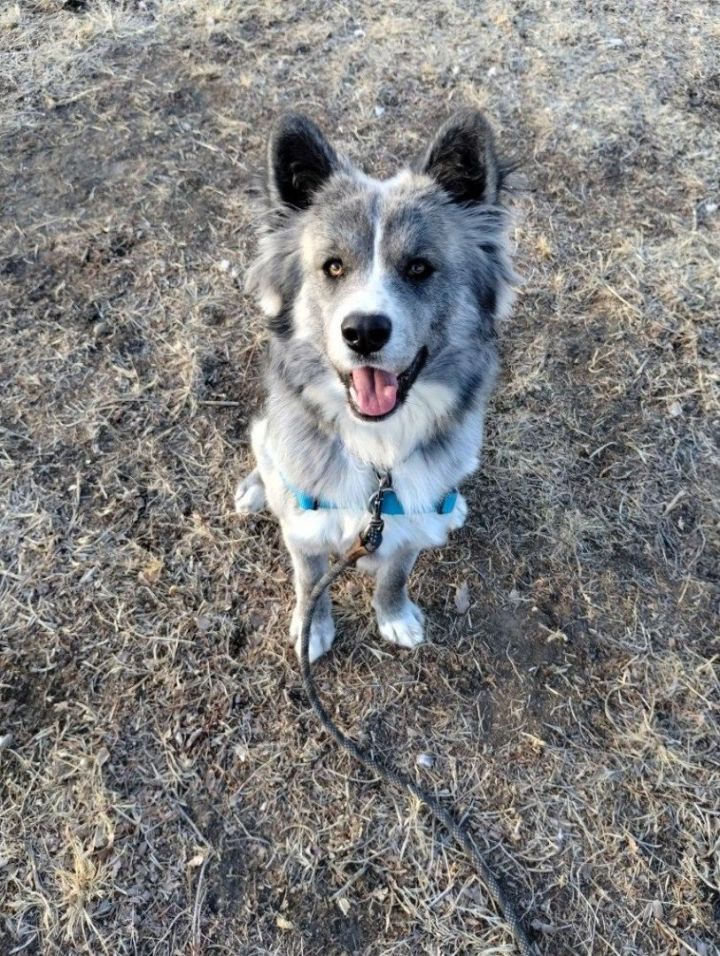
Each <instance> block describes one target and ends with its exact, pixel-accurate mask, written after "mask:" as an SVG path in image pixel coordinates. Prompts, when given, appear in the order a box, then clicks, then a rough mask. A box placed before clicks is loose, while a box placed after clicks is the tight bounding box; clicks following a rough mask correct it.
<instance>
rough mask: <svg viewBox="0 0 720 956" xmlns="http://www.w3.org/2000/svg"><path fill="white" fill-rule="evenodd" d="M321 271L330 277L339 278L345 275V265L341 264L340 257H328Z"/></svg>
mask: <svg viewBox="0 0 720 956" xmlns="http://www.w3.org/2000/svg"><path fill="white" fill-rule="evenodd" d="M323 272H324V273H325V275H326V276H328V277H329V278H330V279H339V278H340V277H341V276H343V275H345V266H344V265H343V261H342V259H328V261H327V262H326V263H325V265H324V266H323Z"/></svg>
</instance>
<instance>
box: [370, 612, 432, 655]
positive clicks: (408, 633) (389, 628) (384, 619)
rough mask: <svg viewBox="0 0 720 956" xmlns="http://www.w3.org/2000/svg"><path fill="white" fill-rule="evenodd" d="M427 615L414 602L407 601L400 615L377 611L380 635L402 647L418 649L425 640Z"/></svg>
mask: <svg viewBox="0 0 720 956" xmlns="http://www.w3.org/2000/svg"><path fill="white" fill-rule="evenodd" d="M424 621H425V615H424V614H423V612H422V611H421V610H420V608H419V607H418V606H417V604H413V602H412V601H406V602H405V604H404V605H403V607H402V610H401V611H400V613H399V614H384V613H383V612H382V611H377V622H378V627H379V628H380V633H381V634H382V636H383V637H384V638H385V640H386V641H392V642H393V644H398V645H399V646H400V647H417V646H418V644H422V642H423V641H424V640H425V625H424Z"/></svg>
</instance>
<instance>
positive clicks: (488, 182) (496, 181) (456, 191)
mask: <svg viewBox="0 0 720 956" xmlns="http://www.w3.org/2000/svg"><path fill="white" fill-rule="evenodd" d="M419 169H420V171H421V172H424V173H427V174H428V176H432V178H433V179H434V180H435V181H436V182H437V183H438V184H439V185H440V186H442V188H443V189H444V190H445V191H446V192H447V193H449V194H450V196H451V197H452V199H453V200H454V201H455V202H458V203H494V202H497V199H498V193H499V191H500V186H501V185H502V169H501V166H500V164H499V161H498V156H497V152H496V150H495V137H494V136H493V132H492V128H491V126H490V124H489V123H488V121H487V120H486V119H485V117H484V116H483V115H482V113H481V112H480V111H479V110H473V109H469V108H468V109H463V110H459V111H458V112H457V113H454V114H453V115H452V116H451V117H450V119H449V120H448V121H447V122H446V123H443V125H442V126H441V127H440V129H439V130H438V131H437V133H436V134H435V136H434V138H433V140H432V142H431V143H430V145H429V146H428V148H427V150H426V152H425V155H424V156H423V158H422V160H421V161H420V163H419Z"/></svg>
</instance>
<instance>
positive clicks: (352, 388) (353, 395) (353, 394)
mask: <svg viewBox="0 0 720 956" xmlns="http://www.w3.org/2000/svg"><path fill="white" fill-rule="evenodd" d="M350 398H351V399H352V400H353V401H354V402H355V404H356V405H357V400H358V396H357V392H356V391H355V386H354V385H351V386H350Z"/></svg>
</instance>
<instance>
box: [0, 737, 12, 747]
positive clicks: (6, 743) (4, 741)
mask: <svg viewBox="0 0 720 956" xmlns="http://www.w3.org/2000/svg"><path fill="white" fill-rule="evenodd" d="M14 739H15V738H14V737H13V735H12V734H2V735H0V750H3V749H4V748H5V747H10V746H12V742H13V740H14Z"/></svg>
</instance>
